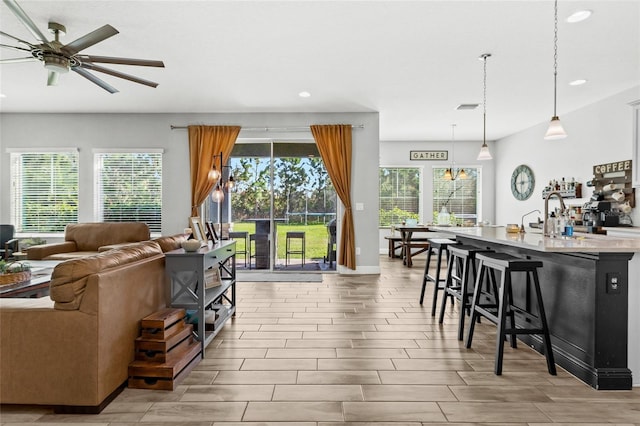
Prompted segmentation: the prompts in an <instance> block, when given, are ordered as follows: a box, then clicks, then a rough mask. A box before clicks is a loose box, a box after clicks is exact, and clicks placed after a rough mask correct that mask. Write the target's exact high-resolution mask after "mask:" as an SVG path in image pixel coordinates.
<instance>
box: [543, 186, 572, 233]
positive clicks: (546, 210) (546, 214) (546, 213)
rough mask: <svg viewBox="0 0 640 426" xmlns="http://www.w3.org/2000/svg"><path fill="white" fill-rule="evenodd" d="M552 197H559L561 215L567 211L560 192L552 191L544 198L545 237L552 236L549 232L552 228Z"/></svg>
mask: <svg viewBox="0 0 640 426" xmlns="http://www.w3.org/2000/svg"><path fill="white" fill-rule="evenodd" d="M552 195H555V196H556V197H558V200H560V214H562V213H564V212H565V210H566V209H567V208H566V207H565V205H564V201H563V199H562V194H560V193H559V192H558V191H551V192H549V193H548V194H547V196H546V197H544V236H545V237H548V236H550V232H549V227H550V226H551V224H550V223H549V222H550V221H549V198H551V196H552Z"/></svg>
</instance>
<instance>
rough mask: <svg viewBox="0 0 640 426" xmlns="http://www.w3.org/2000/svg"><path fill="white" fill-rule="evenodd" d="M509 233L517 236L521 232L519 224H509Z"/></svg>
mask: <svg viewBox="0 0 640 426" xmlns="http://www.w3.org/2000/svg"><path fill="white" fill-rule="evenodd" d="M507 232H508V233H510V234H515V233H517V232H520V226H518V224H517V223H508V224H507Z"/></svg>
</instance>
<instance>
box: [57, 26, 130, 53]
mask: <svg viewBox="0 0 640 426" xmlns="http://www.w3.org/2000/svg"><path fill="white" fill-rule="evenodd" d="M116 34H118V30H116V29H115V28H113V27H112V26H111V25H104V26H102V27H100V28H98V29H97V30H95V31H91V32H90V33H89V34H85V35H83V36H82V37H80V38H79V39H76V40H74V41H72V42H71V43H69V44H65V45H64V46H63V47H62V50H63V51H65V52H67V53H69V54H70V55H75V54H76V53H78V52H80V51H81V50H83V49H86V48H87V47H89V46H93V45H94V44H96V43H100V42H101V41H103V40H106V39H108V38H109V37H112V36H114V35H116Z"/></svg>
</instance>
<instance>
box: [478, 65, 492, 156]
mask: <svg viewBox="0 0 640 426" xmlns="http://www.w3.org/2000/svg"><path fill="white" fill-rule="evenodd" d="M490 56H491V53H483V54H482V55H480V57H479V58H478V59H480V60H481V61H483V62H484V79H483V80H482V90H483V97H482V147H481V148H480V153H479V154H478V160H492V159H493V157H492V156H491V153H490V152H489V146H488V145H487V58H488V57H490Z"/></svg>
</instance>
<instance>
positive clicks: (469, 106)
mask: <svg viewBox="0 0 640 426" xmlns="http://www.w3.org/2000/svg"><path fill="white" fill-rule="evenodd" d="M479 106H480V105H479V104H460V105H458V106H457V107H456V109H457V110H458V111H465V110H473V109H476V108H478V107H479Z"/></svg>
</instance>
